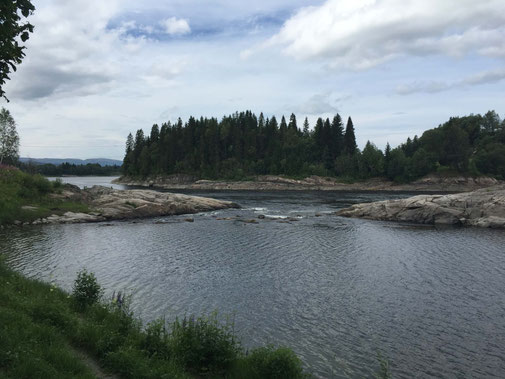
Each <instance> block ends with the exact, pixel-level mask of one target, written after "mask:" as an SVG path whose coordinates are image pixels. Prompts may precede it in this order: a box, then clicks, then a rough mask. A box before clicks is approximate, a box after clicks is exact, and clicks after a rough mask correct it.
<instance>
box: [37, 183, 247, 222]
mask: <svg viewBox="0 0 505 379" xmlns="http://www.w3.org/2000/svg"><path fill="white" fill-rule="evenodd" d="M62 196H68V197H69V198H72V199H73V200H79V201H82V202H84V203H86V204H87V205H88V206H89V208H90V209H92V212H90V213H74V212H67V213H65V214H63V215H61V216H58V215H53V216H50V217H47V218H45V219H42V220H39V221H38V222H35V223H42V224H46V223H52V224H54V223H81V222H98V221H106V220H125V219H134V218H143V217H157V216H170V215H180V214H192V213H198V212H206V211H213V210H218V209H225V208H238V207H239V206H238V205H237V204H235V203H232V202H230V201H223V200H216V199H211V198H206V197H199V196H189V195H182V194H176V193H168V192H157V191H152V190H115V189H112V188H107V187H103V186H93V187H92V188H89V189H85V190H75V188H73V189H72V191H69V193H68V194H66V193H65V191H64V192H63V195H62Z"/></svg>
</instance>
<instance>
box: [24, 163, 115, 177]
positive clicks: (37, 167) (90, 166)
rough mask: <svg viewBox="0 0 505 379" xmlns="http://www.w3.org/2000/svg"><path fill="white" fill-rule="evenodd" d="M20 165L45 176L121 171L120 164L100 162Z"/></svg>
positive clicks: (27, 170)
mask: <svg viewBox="0 0 505 379" xmlns="http://www.w3.org/2000/svg"><path fill="white" fill-rule="evenodd" d="M18 167H19V168H20V169H21V170H23V171H25V172H29V173H31V174H41V175H45V176H62V175H72V176H87V175H89V176H111V175H118V174H119V173H120V172H121V168H120V167H119V166H101V165H100V164H98V163H87V164H85V165H76V164H71V163H62V164H60V165H54V164H50V163H45V164H35V163H32V162H28V163H19V164H18Z"/></svg>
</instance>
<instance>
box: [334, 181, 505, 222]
mask: <svg viewBox="0 0 505 379" xmlns="http://www.w3.org/2000/svg"><path fill="white" fill-rule="evenodd" d="M336 214H337V215H338V216H343V217H357V218H366V219H371V220H385V221H404V222H413V223H420V224H434V225H436V224H444V225H463V226H479V227H484V228H505V185H503V184H502V185H498V186H494V187H490V188H485V189H480V190H476V191H472V192H464V193H458V194H450V195H418V196H414V197H410V198H407V199H400V200H385V201H377V202H373V203H364V204H356V205H353V206H351V207H349V208H346V209H342V210H340V211H338V212H337V213H336Z"/></svg>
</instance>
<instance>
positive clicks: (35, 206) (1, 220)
mask: <svg viewBox="0 0 505 379" xmlns="http://www.w3.org/2000/svg"><path fill="white" fill-rule="evenodd" d="M61 187H62V183H61V182H50V181H49V180H47V179H46V178H44V177H43V176H42V175H38V174H37V175H30V174H27V173H24V172H22V171H20V170H18V169H17V168H15V167H12V166H5V165H3V166H2V165H0V225H1V224H9V223H13V222H14V221H20V222H25V221H34V220H36V219H39V218H43V217H47V216H49V215H51V214H63V213H65V212H68V211H73V212H88V211H89V209H88V207H87V206H86V205H85V204H81V203H76V202H70V201H64V200H59V199H56V198H54V197H52V194H53V193H54V192H57V191H60V190H61ZM27 206H29V208H27Z"/></svg>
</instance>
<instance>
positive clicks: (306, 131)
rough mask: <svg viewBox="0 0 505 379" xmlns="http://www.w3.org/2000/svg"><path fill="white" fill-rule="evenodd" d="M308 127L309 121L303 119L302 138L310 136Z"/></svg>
mask: <svg viewBox="0 0 505 379" xmlns="http://www.w3.org/2000/svg"><path fill="white" fill-rule="evenodd" d="M309 127H310V126H309V120H308V119H307V117H305V121H303V136H304V137H306V138H307V137H309V135H310V131H309Z"/></svg>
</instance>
